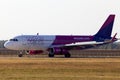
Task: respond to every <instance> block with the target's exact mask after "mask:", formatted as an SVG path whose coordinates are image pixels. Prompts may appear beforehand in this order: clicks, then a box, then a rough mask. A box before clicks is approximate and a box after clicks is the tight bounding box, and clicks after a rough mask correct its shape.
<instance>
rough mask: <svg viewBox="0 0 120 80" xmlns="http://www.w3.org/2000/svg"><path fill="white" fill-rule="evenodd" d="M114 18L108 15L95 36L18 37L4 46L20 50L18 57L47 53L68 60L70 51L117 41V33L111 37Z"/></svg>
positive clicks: (112, 15)
mask: <svg viewBox="0 0 120 80" xmlns="http://www.w3.org/2000/svg"><path fill="white" fill-rule="evenodd" d="M114 18H115V15H114V14H110V15H109V16H108V18H107V19H106V21H105V22H104V24H103V25H102V27H101V28H100V30H99V31H98V32H97V33H96V34H95V35H19V36H16V37H14V38H12V39H10V40H8V41H7V42H5V44H4V46H5V48H7V49H11V50H20V51H21V52H20V54H19V55H18V56H19V57H22V56H23V53H22V51H26V52H27V53H28V54H38V53H42V52H44V51H48V52H49V54H48V56H49V57H54V55H64V56H65V57H66V58H69V57H71V54H70V53H69V50H71V49H79V50H83V49H88V48H92V47H96V46H99V45H104V44H109V43H112V42H115V41H117V40H118V39H117V38H116V35H117V33H115V35H114V36H113V37H111V33H112V28H113V24H114Z"/></svg>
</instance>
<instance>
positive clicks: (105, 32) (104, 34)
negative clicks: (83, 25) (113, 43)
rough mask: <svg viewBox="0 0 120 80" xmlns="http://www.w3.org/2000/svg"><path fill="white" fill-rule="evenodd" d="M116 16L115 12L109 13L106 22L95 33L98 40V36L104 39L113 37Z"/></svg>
mask: <svg viewBox="0 0 120 80" xmlns="http://www.w3.org/2000/svg"><path fill="white" fill-rule="evenodd" d="M114 18H115V15H113V14H111V15H109V17H108V18H107V20H106V21H105V22H104V24H103V25H102V27H101V28H100V30H99V31H98V32H97V33H96V34H95V38H96V39H97V40H98V38H102V39H110V38H111V33H112V28H113V23H114ZM100 41H101V40H100Z"/></svg>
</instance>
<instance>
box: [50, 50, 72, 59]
mask: <svg viewBox="0 0 120 80" xmlns="http://www.w3.org/2000/svg"><path fill="white" fill-rule="evenodd" d="M55 54H56V55H64V56H65V58H70V57H71V54H70V53H69V52H68V51H65V50H63V49H56V50H55V49H53V48H51V49H50V50H49V54H48V56H49V57H54V55H55Z"/></svg>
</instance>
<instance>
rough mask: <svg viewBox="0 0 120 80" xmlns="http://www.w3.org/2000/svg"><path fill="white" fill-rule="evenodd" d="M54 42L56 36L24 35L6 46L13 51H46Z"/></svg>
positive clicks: (11, 40)
mask: <svg viewBox="0 0 120 80" xmlns="http://www.w3.org/2000/svg"><path fill="white" fill-rule="evenodd" d="M54 40H55V36H39V35H35V36H32V35H22V36H17V37H14V38H13V39H10V40H9V41H7V42H6V43H5V44H4V46H5V47H6V48H8V49H11V50H46V49H48V47H50V46H51V44H52V43H53V41H54Z"/></svg>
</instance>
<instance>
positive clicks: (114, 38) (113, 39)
mask: <svg viewBox="0 0 120 80" xmlns="http://www.w3.org/2000/svg"><path fill="white" fill-rule="evenodd" d="M116 35H117V33H115V35H114V36H113V38H112V39H111V41H112V42H113V41H116V40H117V39H116Z"/></svg>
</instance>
